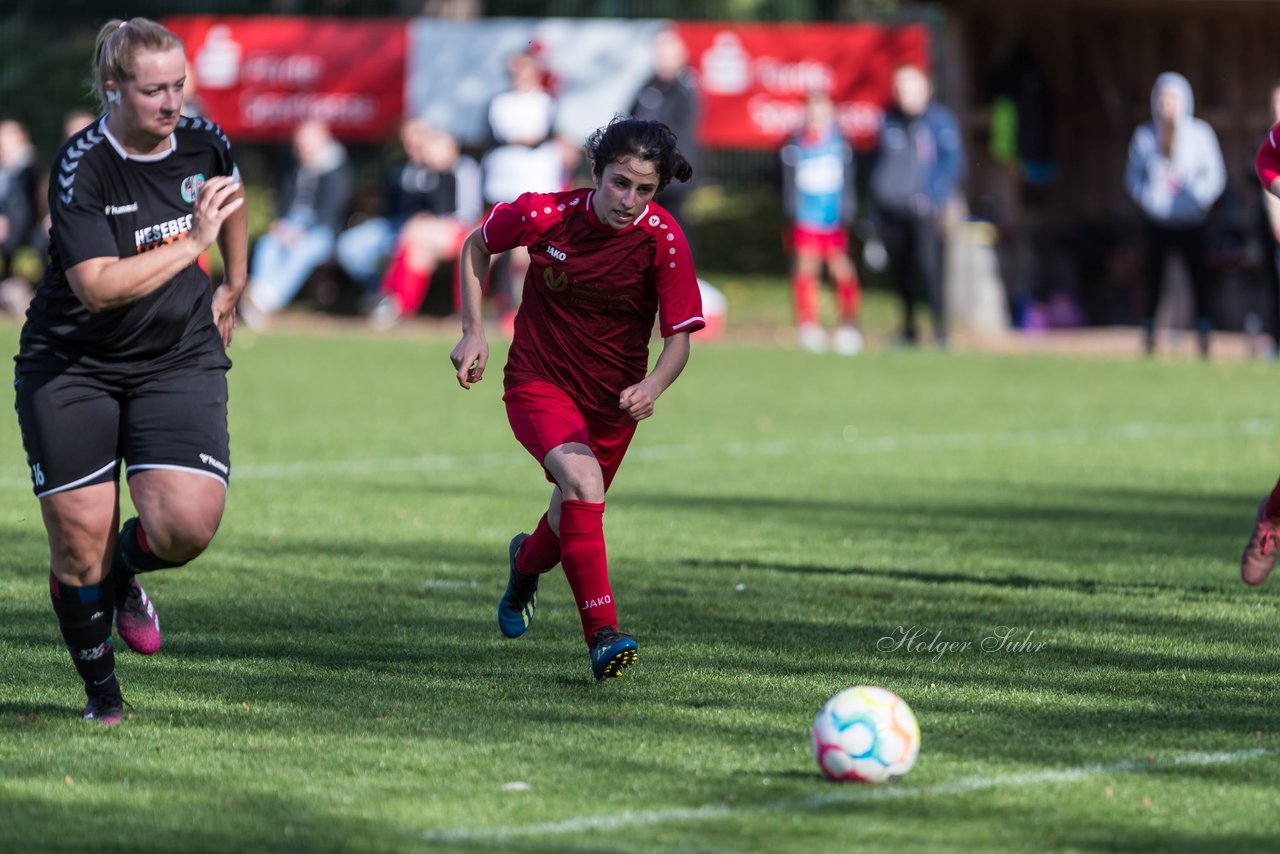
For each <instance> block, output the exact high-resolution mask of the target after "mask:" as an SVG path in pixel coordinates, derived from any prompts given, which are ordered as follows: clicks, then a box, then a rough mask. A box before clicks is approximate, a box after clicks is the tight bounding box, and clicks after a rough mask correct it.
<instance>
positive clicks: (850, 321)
mask: <svg viewBox="0 0 1280 854" xmlns="http://www.w3.org/2000/svg"><path fill="white" fill-rule="evenodd" d="M836 301H837V302H838V303H839V304H840V322H841V323H843V324H844V325H846V326H856V325H857V323H858V311H859V310H860V309H861V308H862V288H861V286H859V284H858V279H857V277H856V276H855V277H854V278H852V279H843V280H841V281H839V282H836Z"/></svg>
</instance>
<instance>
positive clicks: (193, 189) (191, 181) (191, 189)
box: [182, 172, 204, 202]
mask: <svg viewBox="0 0 1280 854" xmlns="http://www.w3.org/2000/svg"><path fill="white" fill-rule="evenodd" d="M203 186H204V173H202V172H197V173H196V174H194V175H188V176H187V177H185V178H183V179H182V198H183V200H184V201H187V202H194V201H195V200H196V193H199V192H200V188H201V187H203Z"/></svg>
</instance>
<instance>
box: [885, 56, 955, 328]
mask: <svg viewBox="0 0 1280 854" xmlns="http://www.w3.org/2000/svg"><path fill="white" fill-rule="evenodd" d="M932 98H933V93H932V87H931V86H930V83H929V78H928V77H927V76H926V75H925V73H924V71H923V70H921V69H920V68H917V67H916V66H913V65H904V66H902V67H900V68H899V69H898V70H897V71H895V72H894V76H893V105H892V106H891V108H890V109H889V112H888V113H887V114H886V115H885V120H884V127H883V128H882V130H881V132H880V149H879V152H878V154H877V157H876V162H875V165H874V166H873V167H872V171H871V198H872V201H873V202H874V203H875V207H876V213H877V215H878V216H877V219H878V225H879V237H880V239H881V241H883V243H884V248H885V250H886V252H887V253H888V261H889V269H890V274H891V275H892V277H893V280H894V283H895V284H896V286H897V289H898V293H899V295H900V296H901V298H902V308H903V317H902V339H903V342H904V343H906V344H910V345H914V344H915V343H916V338H917V332H916V321H915V304H916V299H917V296H918V295H919V294H920V293H921V292H923V295H924V297H925V299H926V300H927V301H928V304H929V310H930V314H931V315H932V317H933V334H934V338H935V339H936V340H937V342H938V345H939V346H946V343H947V320H946V307H945V304H944V301H943V283H942V232H941V218H942V215H943V212H944V211H945V209H946V205H947V202H948V201H949V200H950V199H951V196H952V194H953V193H955V191H956V186H957V184H958V183H959V181H960V178H961V176H962V174H963V172H964V147H963V143H962V142H961V140H960V131H959V128H958V127H957V125H956V121H955V118H954V117H953V116H952V115H951V112H950V111H949V110H947V108H946V107H943V106H942V105H941V104H938V103H936V102H934V101H933V99H932Z"/></svg>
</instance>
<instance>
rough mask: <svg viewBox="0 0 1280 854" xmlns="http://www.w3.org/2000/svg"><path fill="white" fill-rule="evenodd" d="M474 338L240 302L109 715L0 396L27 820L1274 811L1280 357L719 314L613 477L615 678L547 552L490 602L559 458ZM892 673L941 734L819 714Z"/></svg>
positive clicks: (1113, 837)
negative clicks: (68, 621)
mask: <svg viewBox="0 0 1280 854" xmlns="http://www.w3.org/2000/svg"><path fill="white" fill-rule="evenodd" d="M16 335H17V330H16V327H13V326H4V327H0V340H3V342H4V343H5V345H6V346H7V347H8V348H9V351H12V350H13V349H14V346H15V342H16ZM452 344H453V339H452V338H446V337H444V336H440V335H434V334H428V335H419V336H408V335H397V336H391V337H384V338H378V337H375V336H374V335H373V334H371V333H364V332H360V331H352V332H348V333H343V334H296V333H294V334H286V333H276V334H270V335H259V336H253V335H249V334H244V335H242V336H241V338H240V339H239V340H238V341H237V343H236V346H235V347H234V348H233V351H232V355H233V358H234V359H235V361H236V367H235V369H234V370H233V371H232V374H231V379H232V409H231V420H232V444H233V451H234V472H233V485H232V489H231V494H230V501H229V507H228V512H227V515H226V518H225V521H224V523H223V528H222V531H221V532H220V533H219V535H218V538H217V540H216V541H215V543H214V545H213V547H212V548H211V549H210V551H209V552H208V553H207V554H206V555H205V556H203V557H202V558H201V559H200V560H199V561H198V562H197V563H196V564H194V565H192V566H191V567H188V568H186V569H183V570H178V571H174V572H170V573H162V574H159V575H156V576H151V577H150V578H149V579H148V581H147V589H148V591H149V593H150V594H151V596H152V598H153V599H154V600H155V602H156V605H157V608H158V609H159V611H160V613H161V616H162V619H163V625H164V628H165V631H166V634H165V648H164V649H163V650H162V652H161V653H160V654H159V655H157V656H154V657H152V658H141V657H139V656H136V655H133V654H131V653H129V652H128V651H127V650H125V651H123V652H121V653H120V654H119V656H118V670H119V673H120V676H121V680H122V682H123V684H124V688H125V697H126V699H128V700H129V701H130V703H131V704H132V709H131V710H130V716H129V719H128V720H127V721H126V722H125V723H124V725H122V726H120V727H116V728H100V727H95V726H92V725H88V724H85V723H83V722H82V721H80V720H79V711H80V707H81V705H82V704H83V696H82V694H81V690H80V686H79V683H78V680H77V679H76V677H75V675H74V673H73V671H72V669H71V666H70V663H69V661H68V660H67V657H66V653H65V651H64V650H63V648H62V646H61V643H60V640H59V638H58V634H57V628H56V626H55V623H54V619H53V615H52V612H51V610H50V608H49V604H48V593H47V587H46V584H45V577H46V574H47V569H46V561H47V554H46V545H45V541H44V535H43V531H42V528H41V525H40V518H39V512H38V507H37V504H36V502H35V500H34V499H33V498H32V497H31V495H30V492H29V486H28V481H27V477H26V472H25V468H24V465H23V455H22V452H21V449H20V442H19V438H18V433H17V428H16V424H15V422H14V419H13V418H12V417H10V418H8V419H4V420H0V439H2V442H3V443H2V445H0V447H3V448H4V449H6V452H5V453H4V454H0V536H2V537H3V544H4V549H3V552H0V849H3V850H6V851H15V852H16V851H31V850H68V851H70V850H88V849H90V848H93V847H100V846H102V844H103V842H104V841H105V842H106V843H107V845H106V847H107V848H108V849H112V850H117V849H118V850H125V849H127V850H135V851H137V850H142V851H146V850H154V851H175V850H183V851H189V850H201V851H230V850H244V849H249V850H263V851H283V850H306V851H338V850H347V851H418V850H477V851H489V850H518V851H565V850H572V851H605V850H612V851H765V850H767V851H796V852H812V851H957V850H997V849H999V850H1001V851H1008V850H1014V851H1028V850H1033V851H1057V850H1090V851H1093V850H1103V851H1121V850H1124V851H1133V850H1151V851H1205V850H1223V851H1243V850H1266V849H1271V850H1274V848H1275V845H1276V840H1277V839H1280V798H1278V796H1277V794H1276V793H1277V792H1278V791H1280V761H1278V760H1280V754H1278V748H1280V746H1278V745H1277V744H1276V739H1277V735H1276V732H1275V724H1276V720H1277V712H1276V704H1277V699H1280V691H1278V690H1277V671H1278V668H1277V640H1276V635H1275V628H1276V622H1277V621H1276V614H1277V610H1276V588H1275V586H1274V585H1275V584H1277V583H1280V581H1272V582H1271V586H1270V587H1264V588H1262V589H1259V590H1254V589H1247V588H1245V587H1244V585H1242V584H1241V583H1240V582H1239V580H1238V578H1237V558H1238V555H1239V549H1240V547H1241V546H1242V544H1243V541H1244V539H1245V538H1246V537H1247V535H1248V531H1249V529H1250V526H1251V523H1252V519H1253V514H1254V511H1255V508H1256V504H1257V501H1258V498H1259V497H1260V495H1261V494H1262V493H1263V492H1264V491H1265V490H1266V489H1267V488H1269V487H1270V485H1271V484H1272V482H1273V480H1274V477H1275V475H1276V473H1277V472H1278V471H1280V445H1278V444H1277V441H1276V439H1277V434H1280V413H1278V412H1277V410H1276V404H1275V395H1274V387H1275V382H1276V377H1275V370H1276V368H1275V367H1274V365H1270V364H1244V363H1235V364H1225V363H1221V364H1220V363H1210V364H1201V363H1197V362H1187V361H1161V360H1156V361H1150V362H1145V361H1137V360H1134V361H1108V360H1099V359H1093V360H1070V359H1060V358H1047V357H1038V358H1024V359H1016V358H1009V357H979V356H968V355H963V354H953V355H950V356H942V355H938V354H935V353H930V352H921V353H910V352H872V353H868V354H866V355H864V356H862V357H859V358H858V359H853V360H851V359H841V358H839V357H836V356H824V357H814V356H809V355H806V354H803V353H800V352H798V351H795V350H792V349H787V348H772V347H770V348H766V347H762V346H752V345H748V344H734V343H732V342H727V343H719V344H713V345H710V346H704V347H700V348H696V349H695V353H694V357H693V360H692V362H691V364H690V367H689V369H688V371H687V372H686V374H685V376H684V377H683V378H682V379H681V381H680V382H679V383H678V384H677V385H676V386H675V387H673V388H672V390H671V391H670V392H669V393H668V394H667V395H666V396H665V397H664V398H663V399H662V400H661V402H660V403H659V406H658V413H657V415H656V416H655V417H654V418H653V419H652V420H651V421H648V422H646V423H645V424H644V425H642V427H641V429H640V431H639V434H638V437H637V439H636V442H635V444H634V445H633V450H632V453H631V454H630V455H629V457H628V460H627V463H626V465H625V466H623V469H622V473H621V474H620V476H619V478H618V480H617V481H616V483H615V484H614V487H613V490H612V491H611V493H610V496H609V511H608V515H607V516H606V530H607V534H608V540H609V554H610V561H611V566H612V577H613V584H614V592H615V594H616V596H617V598H618V600H619V611H620V616H621V619H622V622H623V628H624V629H625V630H627V631H630V632H632V633H634V634H635V635H636V637H637V638H638V640H639V642H640V661H639V663H638V664H637V665H636V666H635V667H633V668H631V669H630V670H629V671H627V674H626V676H625V677H624V678H622V679H618V680H612V681H611V682H608V683H606V684H599V685H597V684H595V683H594V681H593V680H592V679H591V676H590V669H589V665H588V661H587V657H586V654H585V648H584V647H583V645H582V641H581V637H580V634H579V629H578V623H577V617H576V612H575V611H574V608H573V605H572V603H571V600H570V597H569V591H568V586H567V585H566V584H565V582H564V578H563V575H562V574H560V573H559V572H557V573H555V574H553V575H551V576H548V577H547V580H546V581H544V584H543V588H542V592H541V594H540V596H539V605H540V607H539V610H538V617H537V620H536V622H535V623H534V625H533V627H532V628H531V629H530V631H529V633H528V634H527V635H526V636H525V637H523V638H521V639H519V640H516V641H508V640H505V639H503V638H502V637H501V636H500V635H499V633H498V631H497V626H496V620H495V616H494V608H495V605H496V603H497V599H498V597H499V595H500V594H501V592H502V589H503V586H504V584H505V576H506V544H507V540H508V539H509V538H510V537H511V535H512V534H513V533H515V532H516V531H519V530H528V529H529V528H530V526H531V525H533V524H534V523H535V522H536V520H537V518H538V516H539V514H540V513H541V511H542V509H543V507H544V504H545V500H546V498H547V494H548V487H547V486H546V485H545V484H544V483H543V482H542V479H541V473H540V471H539V469H538V468H537V466H536V465H535V464H534V462H533V461H532V460H530V459H528V458H527V457H526V455H525V454H524V452H523V450H522V449H521V448H520V447H519V446H518V445H517V444H516V442H515V440H514V439H512V438H511V436H510V433H509V430H508V428H507V425H506V422H505V417H504V414H503V410H502V406H501V402H500V382H499V374H498V373H497V371H493V372H491V379H490V380H487V381H486V382H485V383H483V384H481V385H480V386H479V387H477V388H476V389H474V390H473V391H472V392H470V393H463V392H461V391H460V390H459V389H457V387H456V385H455V384H454V381H453V379H452V376H451V368H450V366H449V364H448V361H447V355H448V351H449V349H450V347H451V346H452ZM496 349H498V350H499V352H498V353H496V354H495V360H496V361H498V362H499V363H500V361H501V352H500V351H501V348H500V347H496ZM1001 627H1008V628H1007V629H1002V628H1001ZM916 628H918V629H920V630H922V631H923V632H925V633H926V634H925V635H923V636H922V639H924V638H925V637H927V638H933V637H935V636H939V635H940V638H941V640H942V641H953V642H966V641H967V642H970V643H971V644H972V645H971V647H970V648H969V649H967V650H961V651H954V652H951V653H948V654H944V655H937V654H935V653H932V652H929V651H920V650H917V651H915V652H908V651H907V650H905V649H898V650H887V651H886V650H885V649H883V648H882V646H885V644H881V643H880V641H881V639H882V638H886V637H896V636H899V633H900V632H902V631H911V630H912V629H916ZM1010 629H1011V630H1012V631H1013V632H1014V634H1013V635H1012V636H1011V640H1022V639H1026V638H1028V637H1030V639H1031V640H1032V641H1033V643H1035V644H1039V643H1043V646H1042V647H1041V648H1039V649H1038V650H1032V649H1027V650H1025V651H1020V652H1013V651H1008V650H1005V651H999V652H993V651H984V650H983V649H982V648H981V642H982V641H983V639H984V638H988V637H991V636H993V635H997V634H999V633H1001V632H1007V631H1009V630H1010ZM862 683H869V684H875V685H881V686H884V687H887V688H890V689H892V690H894V691H897V692H898V693H900V694H901V695H902V696H903V697H905V698H906V699H907V701H908V702H909V703H910V704H911V705H912V707H913V708H914V709H915V712H916V714H917V717H918V718H919V720H920V724H921V727H922V730H923V734H924V735H923V739H924V740H923V748H922V750H921V754H920V759H919V762H918V764H917V766H916V768H915V770H914V771H912V772H911V774H910V775H908V776H907V777H906V778H905V779H903V780H901V781H899V782H898V783H895V784H892V785H889V786H882V787H876V788H865V787H858V786H840V785H836V784H831V783H828V782H825V781H824V780H823V779H822V778H821V777H820V776H819V774H818V772H817V769H816V766H815V764H814V762H813V758H812V756H811V754H810V747H809V741H808V738H809V736H808V732H809V726H810V724H811V722H812V720H813V717H814V715H815V713H816V712H817V711H818V709H819V708H820V707H821V705H822V704H823V702H824V701H825V700H826V699H827V698H828V697H829V696H831V695H832V694H834V693H835V692H836V691H838V690H840V689H841V688H844V687H846V686H849V685H855V684H862ZM513 784H521V785H513Z"/></svg>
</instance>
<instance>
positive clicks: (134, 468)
mask: <svg viewBox="0 0 1280 854" xmlns="http://www.w3.org/2000/svg"><path fill="white" fill-rule="evenodd" d="M153 469H159V470H161V471H185V472H190V473H191V474H202V475H204V476H205V477H211V478H213V479H214V480H216V481H218V483H221V484H222V486H223V488H224V489H225V488H226V486H227V479H226V478H225V477H223V476H222V475H220V474H214V473H213V472H211V471H205V470H204V469H198V468H191V467H190V466H170V465H162V464H160V463H147V464H143V465H137V466H128V467H126V468H125V470H124V475H125V477H132V476H133V474H134V472H140V471H150V470H153Z"/></svg>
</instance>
